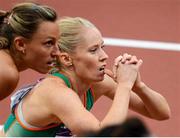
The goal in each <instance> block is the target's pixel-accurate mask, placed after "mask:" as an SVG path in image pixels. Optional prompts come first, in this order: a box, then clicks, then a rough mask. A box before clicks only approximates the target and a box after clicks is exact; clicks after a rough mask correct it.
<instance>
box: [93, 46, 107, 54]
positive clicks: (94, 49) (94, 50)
mask: <svg viewBox="0 0 180 138" xmlns="http://www.w3.org/2000/svg"><path fill="white" fill-rule="evenodd" d="M104 47H105V45H102V46H101V48H102V49H103V48H104ZM97 49H98V48H97V47H96V48H93V49H90V52H92V53H94V52H96V50H97Z"/></svg>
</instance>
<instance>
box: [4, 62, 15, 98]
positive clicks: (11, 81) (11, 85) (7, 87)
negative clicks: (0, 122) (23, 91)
mask: <svg viewBox="0 0 180 138" xmlns="http://www.w3.org/2000/svg"><path fill="white" fill-rule="evenodd" d="M0 68H1V69H0V78H1V79H0V93H1V94H0V95H1V96H2V97H0V99H1V98H3V97H6V96H8V95H10V94H11V93H12V92H13V90H14V89H15V88H16V86H17V84H18V81H19V72H18V71H17V69H16V68H15V67H13V66H11V65H9V64H6V63H4V62H0Z"/></svg>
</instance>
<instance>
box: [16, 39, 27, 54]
mask: <svg viewBox="0 0 180 138" xmlns="http://www.w3.org/2000/svg"><path fill="white" fill-rule="evenodd" d="M25 42H26V40H25V38H24V37H22V36H18V37H15V39H14V47H15V49H16V50H17V51H19V52H21V53H23V54H25V50H26V43H25Z"/></svg>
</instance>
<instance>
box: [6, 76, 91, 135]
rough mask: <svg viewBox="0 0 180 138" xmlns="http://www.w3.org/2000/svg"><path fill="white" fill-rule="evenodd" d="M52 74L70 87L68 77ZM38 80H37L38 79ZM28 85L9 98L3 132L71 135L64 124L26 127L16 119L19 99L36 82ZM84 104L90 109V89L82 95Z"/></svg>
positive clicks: (9, 133)
mask: <svg viewBox="0 0 180 138" xmlns="http://www.w3.org/2000/svg"><path fill="white" fill-rule="evenodd" d="M52 75H53V76H57V77H59V78H61V79H63V80H64V82H65V83H66V85H67V86H68V87H69V88H71V83H70V81H69V79H68V78H67V77H66V76H65V75H63V74H60V73H53V74H52ZM38 82H39V81H38ZM38 82H36V83H35V84H32V85H28V86H26V87H23V88H21V89H20V90H18V91H17V92H16V93H15V94H14V95H13V96H12V98H11V114H10V115H9V117H8V119H7V121H6V122H5V124H4V132H5V134H6V136H8V137H55V136H72V134H71V131H70V130H69V129H68V128H66V126H65V125H64V124H62V123H61V124H51V125H49V126H46V127H43V128H39V127H38V128H37V127H34V128H27V127H24V125H23V124H22V123H21V122H20V120H19V119H18V118H19V116H17V114H16V110H17V108H18V106H17V105H19V104H20V102H21V100H22V99H23V98H24V97H25V95H26V94H27V93H29V92H30V91H31V90H32V89H33V88H34V87H35V86H36V84H37V83H38ZM84 102H85V103H84V105H85V106H86V109H87V110H90V109H91V108H92V106H93V102H94V99H93V94H92V90H91V89H88V90H87V92H86V93H85V95H84Z"/></svg>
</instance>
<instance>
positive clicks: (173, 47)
mask: <svg viewBox="0 0 180 138" xmlns="http://www.w3.org/2000/svg"><path fill="white" fill-rule="evenodd" d="M104 43H105V45H110V46H117V47H131V48H144V49H158V50H169V51H180V43H170V42H159V41H145V40H134V39H120V38H109V37H104Z"/></svg>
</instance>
